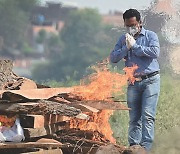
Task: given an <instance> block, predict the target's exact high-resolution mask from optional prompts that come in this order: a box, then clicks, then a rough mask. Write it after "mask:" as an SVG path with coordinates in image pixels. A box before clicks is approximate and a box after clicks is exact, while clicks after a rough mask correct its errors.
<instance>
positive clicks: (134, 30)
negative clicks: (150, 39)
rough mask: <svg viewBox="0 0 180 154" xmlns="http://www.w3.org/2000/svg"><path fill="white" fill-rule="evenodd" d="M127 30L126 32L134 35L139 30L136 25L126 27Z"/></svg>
mask: <svg viewBox="0 0 180 154" xmlns="http://www.w3.org/2000/svg"><path fill="white" fill-rule="evenodd" d="M127 32H128V33H129V34H130V35H132V36H134V35H136V34H137V33H138V32H139V28H138V27H136V26H133V27H127Z"/></svg>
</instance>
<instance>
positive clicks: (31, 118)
mask: <svg viewBox="0 0 180 154" xmlns="http://www.w3.org/2000/svg"><path fill="white" fill-rule="evenodd" d="M19 118H20V122H21V126H22V127H23V128H41V127H44V125H45V116H43V115H29V114H28V115H20V116H19Z"/></svg>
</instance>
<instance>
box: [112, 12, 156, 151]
mask: <svg viewBox="0 0 180 154" xmlns="http://www.w3.org/2000/svg"><path fill="white" fill-rule="evenodd" d="M123 19H124V24H125V27H126V28H127V33H126V34H124V35H122V36H121V37H120V39H119V41H118V42H117V44H116V45H115V48H114V50H113V51H112V52H111V54H110V60H111V62H112V63H117V62H119V61H120V60H121V59H125V65H126V66H127V67H131V66H133V65H134V64H136V65H138V69H137V70H136V72H135V74H134V77H136V78H138V80H137V81H135V83H134V84H129V85H128V89H127V103H128V107H129V108H131V110H130V111H129V117H130V121H129V131H128V141H129V144H130V147H131V146H132V147H133V146H134V147H135V146H137V145H138V146H141V147H143V148H145V150H146V151H150V149H151V147H152V143H153V140H154V122H155V114H156V106H157V102H158V97H159V92H160V75H159V70H160V69H159V64H158V61H157V57H158V56H159V53H160V46H159V40H158V37H157V35H156V33H154V32H152V31H149V30H146V29H144V28H143V27H142V22H141V16H140V13H139V12H138V11H137V10H135V9H129V10H126V11H125V13H124V14H123Z"/></svg>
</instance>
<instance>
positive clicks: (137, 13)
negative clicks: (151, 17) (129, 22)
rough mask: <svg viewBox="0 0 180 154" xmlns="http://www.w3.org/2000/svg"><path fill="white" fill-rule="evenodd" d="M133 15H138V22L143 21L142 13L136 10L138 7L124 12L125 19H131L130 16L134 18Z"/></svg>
mask: <svg viewBox="0 0 180 154" xmlns="http://www.w3.org/2000/svg"><path fill="white" fill-rule="evenodd" d="M132 17H136V20H137V21H138V22H140V21H141V15H140V13H139V12H138V11H137V10H136V9H129V10H126V11H125V12H124V14H123V19H124V21H125V19H129V18H132Z"/></svg>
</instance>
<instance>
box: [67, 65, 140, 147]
mask: <svg viewBox="0 0 180 154" xmlns="http://www.w3.org/2000/svg"><path fill="white" fill-rule="evenodd" d="M101 68H102V67H101ZM137 68H138V66H137V65H134V66H133V67H125V68H124V69H123V70H124V71H125V74H119V73H115V72H110V71H108V69H106V68H104V67H103V69H99V68H97V67H94V69H95V70H96V73H94V74H92V75H90V76H88V78H86V79H88V80H89V81H90V82H89V84H85V80H82V82H81V85H80V86H77V87H75V94H77V95H78V96H80V97H82V99H84V100H108V101H110V102H111V100H110V98H112V94H113V93H116V92H119V93H121V94H122V88H123V87H124V86H125V85H127V81H128V82H131V83H134V82H135V80H136V79H135V77H134V76H133V75H134V72H135V70H136V69H137ZM87 114H88V115H89V116H90V119H89V120H77V119H72V120H71V121H70V127H71V128H79V129H80V130H91V131H98V132H100V133H101V134H103V135H104V137H105V138H106V139H108V140H109V141H110V142H112V143H116V140H115V139H114V138H113V136H112V134H113V132H112V130H111V126H110V124H109V117H110V116H111V115H112V114H113V111H112V110H102V111H100V112H98V113H87Z"/></svg>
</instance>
